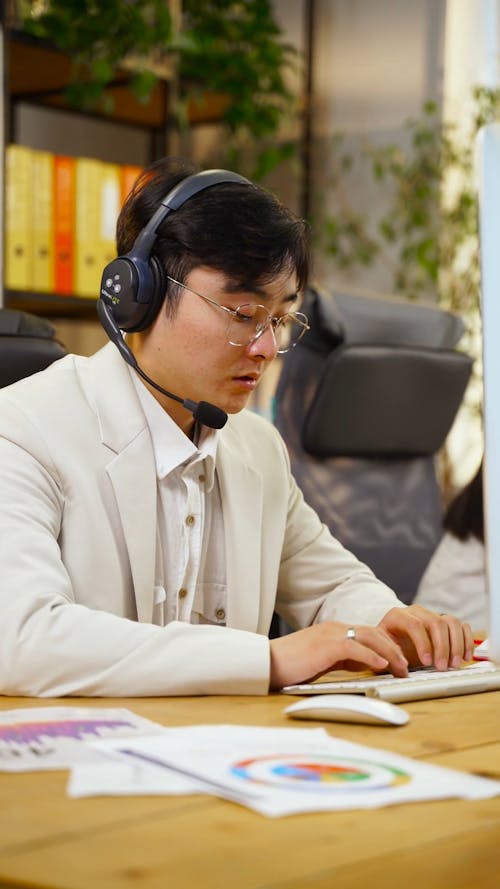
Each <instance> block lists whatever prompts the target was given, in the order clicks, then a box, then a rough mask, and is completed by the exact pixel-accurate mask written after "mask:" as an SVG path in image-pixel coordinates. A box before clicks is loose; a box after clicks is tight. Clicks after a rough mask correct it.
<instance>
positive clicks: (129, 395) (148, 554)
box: [92, 343, 157, 623]
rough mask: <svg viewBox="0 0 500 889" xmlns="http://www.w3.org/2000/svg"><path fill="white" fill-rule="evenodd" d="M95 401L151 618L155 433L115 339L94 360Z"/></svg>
mask: <svg viewBox="0 0 500 889" xmlns="http://www.w3.org/2000/svg"><path fill="white" fill-rule="evenodd" d="M92 389H93V400H94V403H95V404H96V408H97V413H98V416H99V423H100V427H101V437H102V442H103V445H105V446H106V447H108V448H109V449H110V450H111V451H112V454H111V455H110V456H111V460H110V462H109V463H108V464H107V466H106V472H107V473H108V476H109V478H110V481H111V484H112V486H113V491H114V494H115V497H116V502H117V506H118V512H119V515H120V519H121V523H122V529H123V534H124V538H125V543H126V546H127V551H128V555H129V559H130V569H131V572H132V580H133V585H134V593H135V598H136V607H137V617H138V619H139V621H142V622H145V623H150V622H151V620H152V616H153V606H154V602H153V598H154V584H155V556H156V524H157V504H156V496H157V494H156V468H155V461H154V455H153V448H152V444H151V437H150V434H149V429H148V427H147V424H146V420H145V417H144V414H143V412H142V409H141V407H140V404H139V401H138V399H137V393H136V391H135V388H134V386H133V383H132V381H131V379H130V375H129V372H128V369H127V366H126V364H125V362H124V360H123V358H122V357H121V356H120V354H119V353H118V351H117V350H116V347H115V346H114V345H112V344H111V343H110V344H108V345H107V346H105V347H104V349H101V351H100V352H98V353H97V354H96V355H95V357H94V359H93V363H92Z"/></svg>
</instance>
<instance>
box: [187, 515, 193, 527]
mask: <svg viewBox="0 0 500 889" xmlns="http://www.w3.org/2000/svg"><path fill="white" fill-rule="evenodd" d="M186 525H194V515H188V516H187V517H186Z"/></svg>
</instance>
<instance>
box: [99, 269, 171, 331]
mask: <svg viewBox="0 0 500 889" xmlns="http://www.w3.org/2000/svg"><path fill="white" fill-rule="evenodd" d="M165 289H166V281H165V275H164V273H163V269H162V267H161V265H160V263H159V261H158V260H157V259H156V257H154V256H152V257H150V259H149V261H148V260H145V259H142V258H141V257H137V256H134V257H132V256H119V257H117V259H113V261H112V262H110V263H108V265H107V266H106V267H105V269H104V271H103V273H102V278H101V292H100V299H102V300H104V302H105V303H106V305H107V306H108V308H109V310H110V312H111V314H112V316H113V319H114V321H115V322H116V325H117V327H119V328H120V330H124V331H125V332H126V333H135V332H136V331H139V330H145V329H146V327H149V325H150V324H152V323H153V321H154V319H155V318H156V316H157V314H158V312H159V310H160V306H161V304H162V302H163V297H164V294H165Z"/></svg>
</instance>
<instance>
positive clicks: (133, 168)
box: [120, 164, 142, 206]
mask: <svg viewBox="0 0 500 889" xmlns="http://www.w3.org/2000/svg"><path fill="white" fill-rule="evenodd" d="M140 173H142V167H138V166H137V165H136V164H122V165H121V167H120V180H121V197H120V206H123V204H124V202H125V199H126V198H127V196H128V195H129V193H130V191H131V189H132V186H133V184H134V182H135V180H136V179H137V177H138V176H139V175H140Z"/></svg>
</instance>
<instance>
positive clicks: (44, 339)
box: [0, 309, 66, 388]
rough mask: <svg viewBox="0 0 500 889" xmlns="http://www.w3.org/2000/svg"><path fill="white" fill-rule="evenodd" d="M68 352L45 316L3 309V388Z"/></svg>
mask: <svg viewBox="0 0 500 889" xmlns="http://www.w3.org/2000/svg"><path fill="white" fill-rule="evenodd" d="M64 355H66V349H65V348H64V346H63V345H62V344H61V343H60V342H58V340H56V339H55V328H54V327H53V325H52V324H50V322H49V321H46V320H45V319H44V318H38V317H36V316H35V315H30V314H28V313H27V312H20V311H18V310H17V309H0V388H3V387H4V386H9V385H10V384H11V383H15V382H16V381H17V380H20V379H22V378H23V377H28V376H30V375H31V374H33V373H36V372H37V371H39V370H44V369H45V368H46V367H48V366H49V364H52V362H53V361H56V360H57V359H58V358H62V357H63V356H64Z"/></svg>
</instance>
